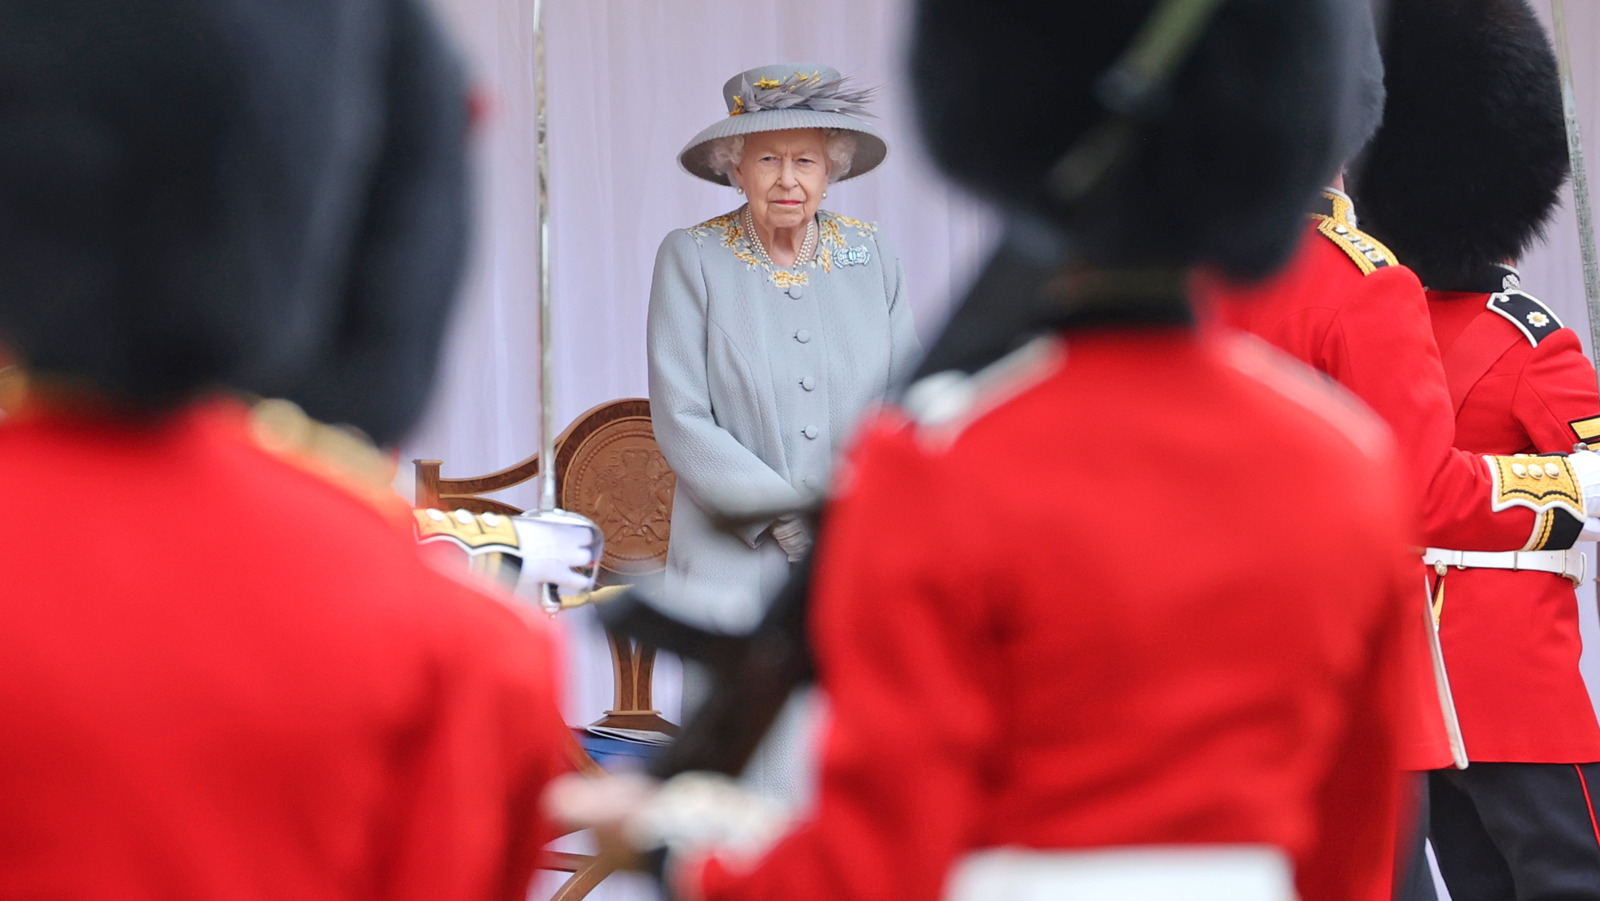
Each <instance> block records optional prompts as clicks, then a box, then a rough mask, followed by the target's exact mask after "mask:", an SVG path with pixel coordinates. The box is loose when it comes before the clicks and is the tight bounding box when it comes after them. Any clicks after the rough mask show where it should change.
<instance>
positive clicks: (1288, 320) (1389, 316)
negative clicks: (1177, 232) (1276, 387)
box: [1203, 193, 1575, 770]
mask: <svg viewBox="0 0 1600 901" xmlns="http://www.w3.org/2000/svg"><path fill="white" fill-rule="evenodd" d="M1327 199H1328V200H1329V202H1330V210H1329V215H1319V216H1317V217H1314V218H1313V221H1312V224H1311V226H1310V228H1309V229H1308V235H1307V237H1306V240H1305V243H1304V245H1303V246H1302V247H1301V250H1300V252H1299V253H1298V254H1297V255H1296V256H1295V259H1294V260H1293V261H1292V262H1291V263H1290V264H1289V267H1288V268H1287V269H1285V270H1284V271H1283V272H1282V273H1280V274H1279V275H1277V276H1275V277H1273V278H1271V279H1269V280H1267V281H1265V282H1262V283H1260V284H1258V285H1248V286H1244V285H1223V284H1220V283H1209V284H1206V285H1204V286H1203V293H1204V296H1205V298H1206V301H1207V302H1208V303H1209V305H1210V309H1211V310H1212V311H1213V312H1214V313H1215V315H1216V316H1217V317H1218V318H1219V319H1220V320H1221V321H1222V322H1223V323H1224V324H1226V325H1230V326H1232V327H1235V328H1239V329H1242V330H1244V331H1247V332H1250V333H1251V334H1253V335H1256V336H1257V337H1260V338H1262V339H1263V340H1265V341H1267V342H1269V343H1271V344H1273V345H1275V346H1276V347H1278V348H1280V349H1281V350H1283V351H1285V352H1286V353H1288V354H1289V355H1290V356H1293V357H1294V358H1295V359H1298V360H1300V361H1301V362H1303V363H1306V364H1307V365H1309V366H1311V367H1312V368H1314V369H1316V370H1318V371H1319V372H1322V373H1325V374H1327V375H1328V376H1329V377H1331V378H1332V379H1333V380H1334V381H1336V382H1338V383H1339V384H1340V385H1343V386H1344V387H1345V388H1348V389H1349V390H1350V391H1351V392H1352V393H1354V394H1355V395H1356V396H1357V397H1359V398H1361V400H1362V401H1364V402H1365V403H1366V404H1367V405H1368V406H1369V407H1371V408H1372V409H1373V410H1374V411H1376V412H1377V413H1378V415H1379V416H1381V417H1382V418H1383V420H1384V421H1385V422H1386V423H1388V425H1389V427H1390V429H1391V430H1393V432H1394V434H1395V437H1396V440H1397V443H1398V446H1399V451H1400V459H1401V460H1402V461H1403V465H1405V466H1406V468H1407V472H1408V473H1410V474H1411V475H1412V478H1409V479H1406V480H1405V486H1404V488H1403V490H1405V491H1406V492H1408V497H1410V498H1411V499H1412V500H1413V503H1414V506H1413V509H1415V510H1420V511H1421V512H1422V516H1421V520H1422V528H1421V532H1422V534H1421V535H1418V534H1417V533H1416V532H1413V533H1412V537H1411V543H1412V544H1414V545H1416V546H1418V548H1419V549H1420V547H1421V546H1422V545H1424V544H1432V545H1435V546H1445V545H1439V542H1441V541H1444V542H1454V544H1449V545H1448V546H1451V547H1459V548H1461V549H1463V550H1511V549H1516V548H1521V547H1523V546H1524V545H1525V544H1527V542H1528V540H1529V535H1530V534H1531V533H1532V532H1533V530H1534V528H1535V526H1536V519H1538V517H1536V515H1535V514H1534V513H1533V511H1531V510H1527V509H1524V508H1521V507H1513V508H1511V509H1509V510H1505V511H1503V512H1500V513H1494V512H1491V509H1490V500H1489V499H1490V497H1491V495H1492V485H1491V479H1490V474H1489V469H1488V467H1487V466H1485V465H1484V463H1483V460H1482V459H1481V458H1480V457H1479V456H1478V455H1476V454H1471V453H1468V452H1466V451H1461V450H1457V449H1456V448H1454V447H1453V446H1452V444H1453V441H1454V438H1455V426H1454V422H1453V417H1452V414H1451V408H1450V392H1449V390H1448V389H1447V388H1446V387H1445V380H1444V370H1443V368H1442V367H1441V366H1440V363H1439V352H1438V350H1437V349H1436V348H1435V346H1434V343H1433V335H1432V332H1431V331H1430V329H1429V326H1428V311H1427V305H1426V302H1425V300H1424V298H1423V294H1422V284H1421V283H1420V282H1418V281H1417V277H1416V276H1415V275H1413V274H1412V272H1411V270H1409V269H1407V268H1405V267H1404V266H1399V265H1395V264H1394V263H1393V262H1392V259H1391V258H1388V257H1386V256H1383V254H1386V253H1387V251H1383V250H1382V248H1381V247H1380V246H1379V245H1376V244H1373V245H1372V246H1373V247H1375V248H1378V249H1377V251H1376V253H1377V255H1378V256H1379V259H1376V260H1372V259H1367V258H1366V257H1365V253H1366V252H1362V251H1358V252H1357V253H1358V255H1360V256H1361V257H1362V259H1366V260H1367V261H1366V264H1365V265H1361V264H1358V262H1357V259H1356V257H1355V256H1352V253H1351V250H1352V249H1353V245H1349V242H1348V241H1346V240H1345V235H1346V234H1356V235H1359V232H1354V231H1353V224H1352V221H1351V219H1350V218H1349V216H1348V213H1349V202H1348V200H1344V199H1343V195H1339V194H1334V193H1330V194H1328V195H1327ZM1335 200H1339V201H1340V203H1339V204H1338V205H1336V206H1334V205H1332V204H1333V201H1335ZM1335 213H1337V214H1339V215H1333V214H1335ZM1329 223H1334V224H1338V225H1340V226H1342V227H1344V228H1345V229H1346V232H1345V233H1343V234H1341V233H1332V234H1330V233H1329V232H1330V231H1331V227H1330V226H1329ZM1362 237H1364V236H1362ZM1313 518H1314V517H1313ZM1320 528H1321V527H1320V526H1318V527H1317V529H1318V530H1319V531H1320ZM1574 534H1575V533H1574ZM1569 544H1570V542H1569ZM1424 578H1425V577H1424V570H1423V568H1422V566H1421V564H1420V562H1419V563H1418V564H1416V569H1415V575H1414V576H1413V578H1412V586H1413V591H1412V593H1411V594H1410V595H1408V596H1406V597H1405V598H1404V599H1403V601H1402V603H1404V604H1405V606H1406V608H1407V609H1408V610H1415V609H1420V608H1421V607H1423V606H1424V605H1426V604H1427V594H1426V587H1425V582H1424ZM1407 622H1408V627H1409V628H1411V630H1412V636H1413V637H1412V640H1413V641H1415V642H1416V643H1417V646H1418V647H1419V648H1421V649H1422V650H1423V651H1424V652H1425V651H1426V649H1427V641H1428V637H1427V632H1426V621H1425V620H1423V619H1420V618H1412V619H1408V620H1407ZM1413 659H1415V660H1417V661H1418V662H1419V664H1420V665H1419V666H1418V668H1417V670H1416V672H1415V673H1414V674H1413V675H1412V677H1411V679H1410V680H1409V683H1410V686H1411V691H1410V700H1409V707H1408V710H1409V713H1408V715H1407V716H1406V718H1405V722H1406V723H1407V728H1406V741H1405V747H1404V749H1403V751H1402V754H1401V765H1402V766H1403V767H1404V768H1405V769H1408V770H1429V769H1436V768H1439V767H1443V766H1449V765H1450V763H1451V755H1450V744H1449V739H1448V737H1447V735H1446V732H1445V728H1444V719H1443V715H1442V713H1441V708H1440V702H1439V695H1438V691H1437V688H1436V687H1435V683H1434V677H1433V672H1432V666H1431V663H1429V662H1428V658H1427V656H1425V655H1424V654H1420V653H1419V654H1418V655H1417V656H1416V657H1415V658H1413Z"/></svg>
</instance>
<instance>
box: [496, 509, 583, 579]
mask: <svg viewBox="0 0 1600 901" xmlns="http://www.w3.org/2000/svg"><path fill="white" fill-rule="evenodd" d="M511 522H512V524H513V525H514V526H515V527H516V530H517V544H518V545H519V549H520V550H521V552H522V579H521V583H522V584H528V585H540V584H544V585H554V586H556V587H557V588H559V589H564V590H565V591H566V592H571V593H577V592H581V591H588V590H589V589H590V588H591V587H593V585H594V576H593V572H594V567H595V564H596V563H598V562H599V561H598V560H596V559H595V554H596V551H597V546H596V539H595V533H596V532H597V531H598V530H597V529H595V528H594V527H593V526H587V525H584V524H583V523H581V522H562V521H560V520H555V519H551V518H548V517H541V516H540V515H539V514H530V515H527V516H514V517H512V518H511ZM574 568H577V569H582V570H586V571H587V572H588V573H589V575H585V574H584V573H581V572H575V571H574Z"/></svg>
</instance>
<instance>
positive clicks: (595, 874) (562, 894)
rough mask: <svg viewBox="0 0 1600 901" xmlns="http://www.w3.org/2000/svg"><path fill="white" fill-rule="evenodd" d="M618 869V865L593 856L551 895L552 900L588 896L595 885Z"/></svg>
mask: <svg viewBox="0 0 1600 901" xmlns="http://www.w3.org/2000/svg"><path fill="white" fill-rule="evenodd" d="M615 871H616V867H614V866H612V865H611V864H609V863H606V862H604V861H601V860H600V859H599V858H597V857H592V858H590V859H589V862H588V863H586V864H584V865H583V867H582V868H581V869H579V870H578V871H577V872H576V873H573V874H572V878H571V879H568V880H567V881H566V882H564V883H562V884H561V887H560V888H558V889H556V893H555V894H553V895H551V896H550V901H578V899H579V898H584V897H587V896H588V894H589V893H590V892H592V891H594V887H595V886H597V885H599V884H600V883H601V882H603V881H605V878H606V877H607V876H610V875H611V874H612V873H613V872H615Z"/></svg>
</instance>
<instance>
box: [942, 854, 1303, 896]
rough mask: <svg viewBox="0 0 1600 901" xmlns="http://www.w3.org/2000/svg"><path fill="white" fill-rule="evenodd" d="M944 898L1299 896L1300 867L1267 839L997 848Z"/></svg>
mask: <svg viewBox="0 0 1600 901" xmlns="http://www.w3.org/2000/svg"><path fill="white" fill-rule="evenodd" d="M944 898H945V901H1064V899H1070V901H1174V899H1180V898H1181V899H1183V901H1293V899H1294V898H1295V891H1294V868H1293V866H1292V865H1291V864H1290V863H1289V858H1288V857H1287V856H1286V855H1285V854H1284V853H1283V852H1282V851H1281V850H1279V849H1277V848H1274V847H1270V846H1267V845H1162V846H1150V847H1131V848H1105V849H1098V850H1085V851H1030V850H1024V849H1020V848H998V849H995V850H991V851H979V852H976V853H973V854H969V855H967V856H966V857H965V858H963V859H962V860H961V861H959V862H958V863H957V865H956V869H955V871H954V872H953V873H952V874H951V876H950V881H949V884H948V886H947V887H946V889H945V896H944Z"/></svg>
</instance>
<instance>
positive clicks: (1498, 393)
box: [1428, 291, 1600, 763]
mask: <svg viewBox="0 0 1600 901" xmlns="http://www.w3.org/2000/svg"><path fill="white" fill-rule="evenodd" d="M1488 300H1489V295H1487V294H1458V293H1444V292H1432V291H1430V292H1429V293H1428V301H1429V302H1428V310H1429V312H1430V313H1431V314H1432V317H1433V326H1434V330H1435V334H1436V336H1437V337H1438V341H1439V348H1440V350H1441V351H1443V354H1444V365H1445V367H1446V368H1447V369H1449V368H1450V367H1451V366H1452V365H1458V364H1459V363H1460V361H1463V360H1469V359H1471V358H1473V357H1475V356H1476V357H1479V358H1481V357H1482V354H1479V353H1477V352H1476V351H1475V350H1474V348H1472V347H1467V346H1465V345H1464V343H1463V342H1465V341H1475V342H1483V343H1489V344H1490V345H1491V346H1493V345H1503V346H1504V348H1505V350H1504V352H1503V353H1502V354H1501V355H1500V356H1499V357H1498V358H1496V359H1495V362H1494V365H1493V366H1491V367H1489V369H1488V371H1487V372H1485V373H1483V375H1482V377H1481V378H1479V379H1478V380H1477V382H1476V383H1475V384H1473V385H1472V387H1471V388H1470V390H1468V391H1466V393H1465V395H1464V397H1463V399H1462V402H1461V406H1460V409H1459V411H1458V415H1457V419H1456V444H1457V445H1459V446H1460V447H1462V448H1464V449H1466V450H1470V451H1473V452H1475V453H1483V454H1519V453H1567V452H1569V451H1571V450H1572V446H1573V444H1575V443H1577V441H1578V440H1579V439H1578V436H1577V434H1575V433H1574V432H1573V430H1572V426H1571V425H1570V423H1572V422H1573V421H1576V420H1583V419H1589V418H1592V417H1596V416H1600V393H1597V391H1596V385H1595V371H1594V366H1593V364H1591V363H1590V362H1589V359H1588V357H1586V356H1585V355H1584V353H1583V347H1582V345H1581V344H1580V343H1579V342H1578V336H1577V335H1576V334H1575V333H1573V331H1572V330H1571V329H1565V328H1563V329H1559V330H1557V331H1555V332H1553V333H1551V334H1550V335H1549V336H1548V337H1546V338H1545V339H1544V340H1543V341H1541V342H1540V343H1539V345H1538V346H1537V347H1535V346H1534V345H1533V344H1532V342H1530V341H1529V340H1528V339H1527V338H1526V337H1524V336H1523V334H1522V332H1521V331H1520V330H1518V329H1517V327H1516V326H1514V325H1512V324H1511V323H1510V322H1508V321H1506V319H1505V318H1504V317H1502V316H1500V315H1499V314H1497V313H1494V312H1492V311H1491V310H1489V309H1488V308H1487V304H1488ZM1481 317H1488V319H1489V320H1490V321H1491V322H1492V323H1495V326H1494V327H1493V328H1486V329H1479V328H1474V329H1473V331H1472V332H1470V333H1468V332H1466V329H1467V325H1468V324H1469V323H1471V322H1473V321H1474V320H1477V319H1479V318H1481ZM1474 336H1476V337H1474ZM1458 339H1459V340H1458ZM1444 593H1445V599H1444V608H1443V610H1442V614H1441V618H1440V623H1439V640H1440V642H1442V643H1443V645H1444V651H1445V662H1446V663H1447V664H1448V666H1449V668H1450V686H1451V690H1452V691H1453V692H1454V693H1455V700H1456V712H1457V714H1458V715H1459V716H1460V718H1461V731H1462V734H1463V736H1464V737H1465V739H1466V743H1467V753H1468V755H1469V756H1470V757H1471V758H1472V759H1473V760H1481V761H1500V762H1512V763H1592V762H1595V761H1597V760H1600V724H1597V723H1596V721H1595V713H1594V706H1593V704H1592V703H1591V702H1590V700H1589V692H1588V689H1587V687H1586V686H1585V685H1584V681H1583V675H1582V673H1580V672H1579V670H1578V658H1579V656H1581V655H1582V653H1583V643H1582V640H1581V639H1580V638H1579V636H1578V600H1577V595H1576V593H1575V592H1574V590H1573V587H1572V583H1571V582H1569V581H1568V580H1567V579H1565V578H1563V577H1561V576H1558V575H1555V574H1554V573H1538V572H1511V571H1509V570H1493V569H1469V570H1454V571H1451V573H1450V574H1449V575H1448V576H1447V577H1446V578H1445V587H1444Z"/></svg>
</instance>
